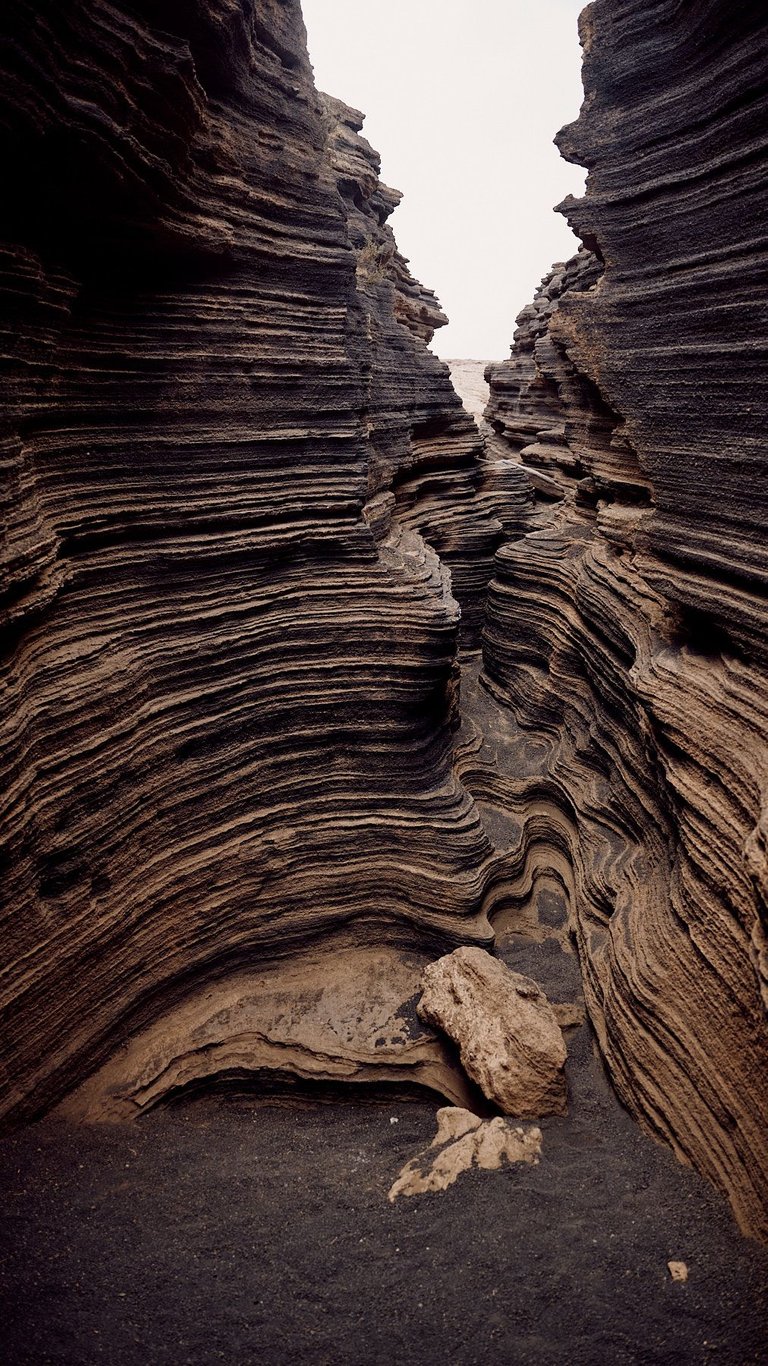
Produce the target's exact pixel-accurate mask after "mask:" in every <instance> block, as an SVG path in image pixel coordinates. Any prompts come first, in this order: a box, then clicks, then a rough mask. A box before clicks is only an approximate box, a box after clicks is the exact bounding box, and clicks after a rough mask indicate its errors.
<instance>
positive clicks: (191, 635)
mask: <svg viewBox="0 0 768 1366" xmlns="http://www.w3.org/2000/svg"><path fill="white" fill-rule="evenodd" d="M0 40H2V42H1V43H0V52H1V54H2V55H1V56H0V158H1V159H2V166H3V203H2V209H1V210H0V259H1V261H2V269H1V274H0V302H1V303H2V311H1V317H2V322H1V323H0V358H1V359H0V365H1V381H2V431H1V433H0V436H1V439H2V447H3V465H2V494H1V495H0V496H1V497H2V503H3V512H4V521H5V532H4V540H3V544H2V572H3V584H4V595H3V602H2V613H3V615H2V626H3V632H4V634H3V659H2V669H3V678H2V701H1V702H0V737H1V740H2V754H3V775H2V782H1V783H0V792H1V793H2V796H1V797H0V806H1V809H0V819H1V820H2V828H3V834H4V839H5V852H4V861H3V878H2V883H3V886H2V896H3V906H2V912H1V917H2V935H3V968H2V977H1V979H0V1008H1V1009H2V1012H3V1029H2V1043H1V1044H0V1050H1V1057H0V1066H1V1067H2V1101H1V1103H0V1110H1V1111H2V1113H3V1114H5V1115H8V1116H16V1117H22V1116H24V1115H29V1114H32V1113H35V1112H37V1111H39V1110H40V1109H41V1108H45V1107H46V1106H47V1105H49V1104H50V1103H51V1102H53V1101H55V1100H56V1099H57V1098H58V1097H59V1096H61V1095H62V1094H63V1093H64V1092H65V1091H66V1090H67V1089H68V1088H69V1087H70V1086H71V1085H72V1084H73V1083H76V1082H79V1081H80V1080H81V1079H82V1077H83V1076H84V1075H85V1073H86V1072H87V1071H88V1070H89V1069H90V1068H92V1067H95V1066H96V1065H98V1064H100V1063H101V1062H102V1061H104V1060H105V1059H106V1058H108V1057H109V1056H110V1054H111V1053H112V1052H113V1050H114V1049H115V1048H116V1047H117V1046H118V1045H119V1044H120V1043H121V1041H123V1040H124V1039H126V1038H128V1037H130V1036H131V1035H133V1034H134V1033H135V1032H137V1031H139V1030H141V1029H143V1028H145V1027H147V1026H148V1025H149V1024H150V1023H151V1022H152V1021H153V1020H155V1019H156V1018H158V1017H159V1016H161V1015H162V1014H164V1013H165V1012H168V1011H170V1010H172V1009H173V1008H174V1007H175V1005H176V1004H177V1003H178V1002H180V1001H183V1000H185V999H186V998H187V996H188V994H189V991H190V988H191V987H194V986H196V985H197V984H201V983H207V982H209V981H212V982H219V983H221V982H222V981H223V980H224V979H225V978H226V976H227V974H228V973H230V972H235V973H236V972H240V971H242V970H243V969H244V968H245V967H249V968H250V967H251V966H252V965H253V964H254V963H262V962H266V961H268V960H269V959H270V958H275V957H277V956H286V955H290V954H291V953H293V952H294V951H296V950H297V949H298V948H301V947H302V946H305V945H306V944H308V943H309V941H310V940H315V939H317V938H322V937H323V936H324V935H326V934H327V933H328V932H329V931H330V930H335V929H336V928H337V927H339V926H342V925H347V926H348V927H349V929H350V933H351V935H352V938H353V939H354V937H355V935H357V936H358V938H359V939H360V940H362V941H363V942H364V943H366V944H369V943H391V944H395V945H398V944H402V945H406V946H408V945H416V946H419V945H421V946H422V947H425V946H429V948H430V949H431V950H432V951H434V948H435V947H436V946H440V947H443V946H445V945H446V944H450V943H457V942H461V941H465V940H474V941H477V942H481V943H487V942H489V941H490V935H491V932H490V927H489V925H488V922H487V920H486V918H485V916H484V913H483V878H484V871H483V870H484V862H485V860H486V858H487V856H488V854H489V851H490V845H489V841H488V839H487V837H486V836H485V834H484V832H483V829H482V827H481V824H480V820H479V816H478V813H477V810H476V809H475V807H474V804H473V802H472V800H471V798H470V797H469V795H468V794H467V793H466V792H465V791H464V790H463V789H462V788H461V786H460V784H459V783H458V782H457V780H456V777H455V775H454V773H453V770H452V760H453V755H452V744H453V740H452V727H453V725H454V714H455V706H456V688H455V680H454V657H455V649H456V638H457V631H458V623H459V608H458V605H457V602H456V600H455V598H454V597H453V595H452V592H451V587H450V581H449V575H448V571H447V569H446V567H445V564H443V563H442V562H441V561H440V560H439V559H438V557H437V554H436V553H435V549H433V548H432V547H437V548H438V549H439V550H440V551H441V553H442V554H443V555H444V557H445V563H446V564H448V563H450V564H451V567H452V569H453V571H454V581H455V583H456V585H461V588H462V592H463V593H464V594H465V597H466V601H467V622H468V629H469V628H470V627H471V621H472V617H473V612H474V615H475V618H477V614H478V612H479V601H480V594H481V592H482V589H483V586H484V581H485V578H486V577H487V574H488V572H489V569H490V564H491V556H492V552H493V549H494V547H495V545H496V544H497V542H498V539H499V536H500V533H501V528H500V526H498V524H493V523H492V522H489V520H488V518H487V517H486V516H485V514H484V513H483V512H482V509H480V510H479V512H477V513H476V512H475V510H474V509H472V508H471V507H470V508H469V509H468V508H467V506H466V504H467V498H468V496H469V495H471V493H472V490H473V488H474V486H475V484H476V483H477V481H478V479H479V467H478V461H477V453H478V449H479V446H478V434H477V431H476V428H475V426H474V424H473V423H472V421H471V419H470V418H469V417H468V416H467V414H466V413H465V412H464V410H463V409H462V407H461V404H460V402H459V400H458V398H457V397H456V395H455V393H454V391H453V389H452V387H451V385H450V380H449V376H448V371H447V368H446V366H445V365H443V364H442V363H441V362H440V361H438V360H437V359H436V358H435V357H434V356H433V355H431V354H430V353H429V352H428V350H427V349H426V347H425V345H424V341H425V339H426V338H427V336H428V335H429V334H430V332H431V330H432V329H433V328H434V327H435V326H437V325H439V323H440V322H441V321H442V316H441V314H440V311H439V308H438V306H437V304H436V301H435V300H434V297H433V296H432V295H430V294H429V292H428V291H425V290H422V289H421V287H420V286H418V285H417V284H416V282H415V281H413V279H412V278H411V277H410V275H409V274H408V271H407V268H406V266H405V263H404V262H403V260H402V258H401V257H400V256H399V255H398V254H397V252H396V249H395V247H394V241H393V239H392V236H391V233H390V232H389V229H388V227H387V226H386V218H387V216H388V214H389V213H390V212H391V209H392V207H393V206H394V204H395V202H396V200H397V196H396V194H395V193H394V192H392V191H389V190H387V189H386V188H385V187H383V186H382V185H380V183H379V181H378V178H377V169H378V162H377V159H376V156H375V154H374V153H373V152H372V151H371V149H370V148H369V147H368V145H367V144H366V143H365V142H364V140H363V139H362V138H360V137H359V136H358V133H357V129H358V127H359V122H360V120H359V117H358V116H357V115H356V114H354V112H353V111H349V110H347V109H346V107H345V106H341V105H339V104H338V103H336V102H334V101H332V100H325V99H323V98H321V97H320V96H318V94H317V93H316V91H315V90H314V87H313V83H312V76H311V70H310V67H309V63H308V59H307V53H306V46H305V38H304V30H303V24H302V20H301V14H300V9H299V4H298V0H279V2H278V0H259V3H258V4H254V3H252V0H240V2H239V3H238V2H235V0H189V3H187V4H184V5H181V4H177V3H173V0H163V3H161V4H151V5H150V4H147V3H146V2H145V0H133V2H132V3H129V2H128V0H125V3H123V2H122V0H115V3H111V2H110V0H77V2H76V3H73V4H67V5H61V4H60V3H58V0H43V2H42V3H35V4H31V3H24V2H23V0H10V3H8V4H6V5H4V6H3V10H2V15H0ZM422 532H424V533H425V534H426V533H428V534H429V537H430V542H431V545H427V544H426V542H425V540H424V539H423V536H422V534H421V533H422ZM356 926H359V930H357V929H356V928H355V927H356ZM222 989H223V990H225V994H226V989H225V988H222Z"/></svg>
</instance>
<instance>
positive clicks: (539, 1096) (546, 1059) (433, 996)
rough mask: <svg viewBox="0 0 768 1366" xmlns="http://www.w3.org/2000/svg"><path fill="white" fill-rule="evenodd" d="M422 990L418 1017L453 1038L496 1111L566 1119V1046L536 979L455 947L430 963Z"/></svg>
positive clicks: (473, 950)
mask: <svg viewBox="0 0 768 1366" xmlns="http://www.w3.org/2000/svg"><path fill="white" fill-rule="evenodd" d="M422 989H423V994H422V997H421V1001H420V1002H419V1005H418V1007H417V1010H418V1014H419V1016H420V1018H421V1019H422V1020H423V1021H425V1023H429V1024H431V1025H434V1026H436V1027H437V1028H439V1029H442V1030H443V1031H444V1032H445V1033H446V1034H447V1035H448V1036H449V1037H450V1038H451V1039H453V1041H454V1043H456V1044H457V1045H458V1048H459V1053H460V1057H461V1062H462V1066H463V1067H464V1068H465V1070H466V1072H467V1073H468V1075H469V1076H470V1077H471V1078H472V1080H473V1081H475V1082H477V1084H478V1086H479V1087H480V1088H481V1089H482V1091H483V1092H484V1094H485V1095H486V1096H487V1097H488V1099H489V1100H492V1101H495V1103H496V1104H497V1105H498V1106H499V1109H501V1110H503V1111H504V1113H505V1114H508V1115H516V1116H518V1117H520V1118H530V1119H534V1118H539V1117H540V1116H542V1115H562V1114H565V1111H566V1108H567V1103H566V1083H565V1072H564V1067H565V1060H566V1049H565V1041H564V1039H563V1034H562V1030H561V1029H560V1026H559V1024H558V1022H557V1017H556V1015H555V1011H554V1009H553V1008H552V1006H551V1005H550V1003H549V1001H548V1000H547V998H546V996H545V995H544V992H543V991H542V990H541V988H540V987H539V986H538V984H537V983H536V982H534V981H532V980H531V978H530V977H523V976H521V974H520V973H519V972H512V971H511V969H510V968H508V967H506V966H505V965H504V963H501V962H499V960H498V959H497V958H492V957H491V955H490V954H489V953H486V951H485V950H484V949H476V948H461V949H456V950H455V951H454V952H453V953H449V954H447V955H446V956H445V957H444V958H440V959H438V960H437V962H436V963H430V965H429V967H428V968H427V969H426V970H425V972H424V975H423V977H422Z"/></svg>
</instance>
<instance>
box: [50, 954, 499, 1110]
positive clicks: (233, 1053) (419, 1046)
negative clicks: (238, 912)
mask: <svg viewBox="0 0 768 1366" xmlns="http://www.w3.org/2000/svg"><path fill="white" fill-rule="evenodd" d="M423 966H424V964H423V959H422V960H419V959H415V958H414V957H413V956H412V955H406V954H403V953H400V952H398V951H397V950H395V949H391V948H389V949H388V948H385V947H383V948H362V947H360V948H357V947H353V948H350V947H347V946H345V945H344V944H339V943H333V942H332V941H331V942H328V943H326V944H325V946H324V948H323V949H322V950H318V949H314V950H309V951H306V952H300V951H297V952H295V953H294V954H293V955H292V956H291V958H289V959H288V960H287V961H284V962H277V963H271V964H266V965H265V966H263V967H262V968H261V969H256V970H251V971H249V972H243V971H241V972H238V973H231V974H229V975H228V976H227V977H226V978H225V980H224V981H223V982H221V983H216V982H213V983H208V984H207V985H205V986H201V987H198V988H197V989H196V990H194V991H192V992H190V993H189V995H188V996H187V997H186V998H185V999H184V1000H183V1001H182V1002H181V1003H180V1004H179V1005H177V1006H176V1007H174V1008H173V1009H172V1010H168V1011H167V1012H166V1013H165V1014H164V1015H163V1016H162V1017H161V1018H160V1019H159V1020H157V1021H156V1022H154V1023H153V1024H152V1025H150V1026H149V1027H148V1028H147V1029H145V1030H143V1031H142V1032H141V1033H139V1034H138V1035H137V1036H136V1037H135V1038H133V1039H131V1040H130V1042H129V1043H128V1044H126V1046H125V1047H124V1048H122V1049H120V1050H119V1051H118V1052H117V1053H116V1054H115V1055H114V1056H113V1057H112V1058H111V1059H110V1061H109V1062H108V1063H106V1064H105V1066H104V1067H102V1068H100V1069H99V1070H98V1071H97V1072H96V1073H95V1074H94V1075H93V1076H91V1077H89V1079H88V1080H87V1081H86V1082H85V1083H84V1084H83V1085H82V1086H80V1087H78V1088H77V1089H76V1090H75V1091H73V1092H71V1093H70V1095H68V1096H67V1097H66V1098H65V1100H64V1101H62V1103H61V1105H60V1106H58V1107H57V1113H58V1114H61V1115H62V1116H64V1117H65V1118H67V1119H81V1120H85V1121H87V1122H88V1123H97V1122H110V1123H121V1122H124V1121H126V1120H130V1119H134V1118H136V1117H137V1116H138V1115H141V1114H144V1113H146V1112H147V1111H148V1110H151V1109H153V1108H154V1107H155V1106H156V1105H159V1104H163V1103H167V1102H168V1101H169V1100H176V1099H178V1098H179V1097H180V1096H182V1095H183V1094H184V1093H185V1092H194V1091H195V1090H199V1089H200V1088H201V1087H204V1086H205V1085H206V1084H207V1085H210V1084H211V1083H214V1082H215V1083H216V1085H217V1086H221V1085H238V1086H240V1087H244V1088H248V1087H251V1088H252V1089H258V1087H260V1086H262V1087H264V1086H266V1088H267V1089H269V1088H270V1087H271V1088H274V1086H275V1085H276V1084H282V1085H285V1084H286V1082H287V1081H288V1080H289V1079H294V1080H298V1081H300V1082H304V1083H318V1082H330V1083H336V1084H340V1083H345V1084H349V1085H363V1084H365V1083H373V1084H375V1085H376V1086H381V1085H386V1084H393V1083H398V1084H403V1083H405V1084H407V1085H413V1084H416V1085H418V1086H422V1087H428V1088H430V1089H431V1090H433V1091H436V1092H438V1093H439V1094H441V1095H443V1096H445V1097H446V1098H447V1099H449V1100H451V1101H453V1102H455V1103H456V1104H457V1105H473V1104H475V1103H476V1097H475V1095H474V1094H473V1088H472V1087H471V1085H470V1084H468V1082H467V1079H466V1077H465V1076H464V1074H463V1073H462V1071H461V1068H460V1067H459V1066H458V1064H457V1062H456V1061H455V1059H454V1058H453V1057H452V1056H451V1052H450V1051H449V1049H448V1048H447V1047H446V1045H445V1043H444V1041H443V1040H441V1039H440V1038H439V1037H437V1036H436V1034H435V1033H434V1032H433V1031H432V1030H430V1029H427V1028H425V1027H424V1026H423V1025H422V1024H420V1022H419V1020H418V1019H417V1018H416V1016H415V1013H414V1011H413V1004H412V1003H413V999H414V997H415V994H416V992H417V991H418V982H419V978H420V975H421V972H422V970H423Z"/></svg>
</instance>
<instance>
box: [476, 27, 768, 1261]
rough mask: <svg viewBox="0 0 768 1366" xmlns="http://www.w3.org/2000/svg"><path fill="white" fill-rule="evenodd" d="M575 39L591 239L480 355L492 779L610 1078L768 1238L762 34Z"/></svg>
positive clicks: (575, 142)
mask: <svg viewBox="0 0 768 1366" xmlns="http://www.w3.org/2000/svg"><path fill="white" fill-rule="evenodd" d="M581 32H582V41H583V44H584V47H585V59H584V83H585V91H586V100H585V103H584V107H583V110H582V113H581V116H580V118H579V119H578V121H577V122H576V123H575V124H574V125H572V126H571V127H570V128H567V129H565V130H564V131H563V133H561V135H560V137H559V144H560V147H561V149H562V150H563V152H564V154H565V155H566V156H567V157H568V158H570V159H573V160H576V161H579V162H581V163H583V164H585V165H586V166H587V167H588V168H589V179H588V188H587V194H586V197H585V198H584V199H583V200H580V201H578V202H577V201H568V202H567V203H566V205H565V206H564V207H565V210H566V212H567V214H568V217H569V219H570V221H571V222H572V224H573V225H574V227H575V229H576V231H577V232H578V234H579V235H580V236H581V238H582V241H583V242H584V243H585V246H584V247H583V248H582V249H581V251H580V252H579V253H578V255H577V256H576V257H574V259H573V260H572V261H570V262H569V263H568V264H567V265H566V266H558V267H556V268H555V269H554V270H553V272H552V273H551V274H550V275H549V276H548V277H547V279H546V280H545V281H544V282H543V285H542V287H541V289H540V290H539V292H538V294H537V296H536V299H535V301H534V303H533V304H532V305H531V306H530V307H529V308H527V309H525V310H524V311H523V313H522V314H521V315H520V317H519V319H518V331H517V333H516V334H515V345H514V347H513V351H512V355H511V358H510V360H509V361H506V362H504V363H502V364H501V365H495V366H491V367H490V370H489V379H490V384H491V401H490V406H489V408H488V410H487V416H488V418H489V420H490V422H491V424H492V426H493V428H494V431H495V437H494V439H493V441H492V443H491V444H492V446H493V448H494V449H495V450H496V452H497V455H498V452H499V451H501V452H502V453H504V452H506V455H507V458H508V460H511V461H514V462H516V464H517V480H518V485H519V488H520V493H519V498H518V506H519V507H520V509H521V516H520V518H519V519H518V521H517V522H516V523H515V524H513V525H511V526H510V528H509V533H508V534H509V539H508V540H507V542H506V543H505V545H504V546H503V547H501V549H500V550H499V552H498V554H497V558H496V571H495V576H494V579H493V581H492V584H491V587H490V593H489V601H488V615H487V625H486V632H485V643H484V661H485V680H486V684H487V686H488V687H489V688H491V689H492V690H493V691H494V693H495V695H496V696H497V698H499V699H501V700H502V701H503V702H504V703H505V704H506V705H507V706H508V707H510V708H511V709H512V712H513V714H514V720H515V722H516V723H517V724H518V725H519V727H520V745H521V753H522V754H530V751H531V747H532V746H536V745H538V759H537V761H536V765H535V766H534V768H533V770H532V767H531V765H530V764H528V765H526V763H524V762H523V763H521V766H520V771H519V773H518V775H517V776H516V778H515V776H514V775H512V774H510V776H509V778H508V780H507V787H506V789H505V792H504V793H503V794H502V795H503V797H504V800H505V801H506V803H507V806H508V808H509V809H511V810H514V811H515V812H516V814H517V816H518V818H519V819H520V822H521V830H522V833H521V836H520V845H519V855H518V859H517V865H516V866H517V873H518V877H519V879H520V885H521V886H522V885H523V884H524V883H525V882H526V880H527V883H528V885H530V882H531V880H532V877H533V872H532V870H534V869H536V868H540V869H545V870H547V871H548V873H549V874H554V875H556V876H558V877H560V879H561V881H562V883H563V886H564V887H565V889H566V891H567V893H568V896H569V899H570V924H571V927H572V929H573V931H574V933H575V935H576V938H577V941H578V949H579V954H580V959H581V964H582V970H583V975H584V980H585V990H586V997H587V1003H588V1007H589V1011H590V1014H591V1017H592V1020H593V1023H594V1025H595V1028H596V1030H597V1034H598V1037H599V1040H600V1044H601V1047H602V1049H603V1052H604V1054H605V1056H606V1059H607V1061H608V1064H609V1067H610V1070H611V1074H612V1076H613V1079H614V1081H615V1083H616V1085H617V1087H618V1090H619V1092H620V1094H621V1095H622V1097H623V1099H624V1100H625V1101H626V1103H627V1104H628V1105H629V1107H630V1108H631V1110H632V1112H633V1113H634V1114H635V1115H636V1116H637V1117H638V1118H640V1119H641V1121H642V1122H643V1123H644V1124H645V1125H646V1126H647V1127H649V1128H650V1129H651V1130H652V1131H654V1132H655V1133H657V1134H659V1135H661V1136H663V1137H664V1138H665V1139H666V1140H668V1141H669V1142H670V1143H671V1144H672V1145H673V1147H674V1148H675V1150H676V1151H677V1153H678V1154H679V1155H680V1156H681V1157H683V1158H685V1159H687V1160H689V1161H691V1162H693V1163H694V1164H695V1165H696V1166H697V1167H698V1168H699V1169H700V1170H701V1171H703V1172H705V1173H706V1174H707V1175H708V1176H710V1177H711V1178H712V1180H714V1181H715V1182H716V1183H717V1184H718V1185H719V1186H720V1187H721V1188H722V1189H724V1190H725V1191H726V1192H727V1194H728V1195H729V1197H730V1199H731V1201H732V1203H733V1207H734V1210H735V1212H736V1214H737V1216H738V1218H739V1220H740V1222H741V1224H742V1227H744V1228H745V1229H746V1230H747V1231H749V1232H751V1233H754V1234H757V1235H760V1236H766V1235H768V1140H767V1139H766V1134H768V1027H767V1020H766V1006H768V991H766V986H767V984H768V983H767V978H766V962H767V961H768V960H767V958H766V924H767V923H768V916H767V913H766V895H765V893H766V847H765V830H766V785H767V783H768V748H767V747H766V734H767V733H768V680H767V679H766V670H765V663H766V630H767V628H768V613H767V612H766V600H765V587H766V572H767V570H768V561H767V560H766V553H765V532H766V511H767V507H768V505H767V504H766V487H767V485H766V478H765V476H766V472H767V470H768V463H767V461H766V448H765V435H764V424H765V410H764V403H763V401H762V397H761V390H760V387H759V383H758V380H759V377H761V376H763V377H764V374H765V360H766V345H767V340H768V317H767V316H766V307H765V297H766V296H765V285H766V275H767V273H768V272H767V271H766V238H765V221H764V204H763V193H764V191H763V186H762V179H761V175H762V168H764V166H765V152H766V129H768V109H767V108H766V86H765V79H764V77H765V70H766V62H767V60H768V33H767V32H766V27H765V18H764V12H763V10H762V7H761V6H758V5H755V4H752V5H745V6H740V7H739V8H738V12H737V11H735V10H734V9H733V7H732V6H728V5H726V4H724V3H721V0H711V2H709V3H707V4H705V5H697V6H679V5H677V4H673V3H667V0H661V2H659V3H654V4H653V5H651V6H647V5H644V6H639V5H638V4H636V3H635V0H596V3H595V4H592V5H590V6H589V7H588V9H587V10H586V11H585V13H584V15H583V17H582V26H581ZM640 73H642V74H641V75H640ZM508 477H509V478H510V479H512V478H513V477H514V475H513V474H509V472H508ZM526 491H527V496H528V498H529V499H531V502H530V503H529V504H528V507H527V510H526V506H525V497H526ZM523 855H524V857H523ZM526 863H527V864H528V872H527V873H526V874H524V871H523V869H524V865H525V864H526Z"/></svg>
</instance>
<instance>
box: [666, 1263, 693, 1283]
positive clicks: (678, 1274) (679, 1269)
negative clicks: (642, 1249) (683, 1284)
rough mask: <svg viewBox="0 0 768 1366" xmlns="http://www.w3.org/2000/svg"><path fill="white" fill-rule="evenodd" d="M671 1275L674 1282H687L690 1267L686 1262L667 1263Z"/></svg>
mask: <svg viewBox="0 0 768 1366" xmlns="http://www.w3.org/2000/svg"><path fill="white" fill-rule="evenodd" d="M667 1266H668V1267H669V1274H670V1276H671V1277H672V1280H673V1281H687V1280H688V1267H687V1266H686V1264H685V1262H667Z"/></svg>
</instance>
